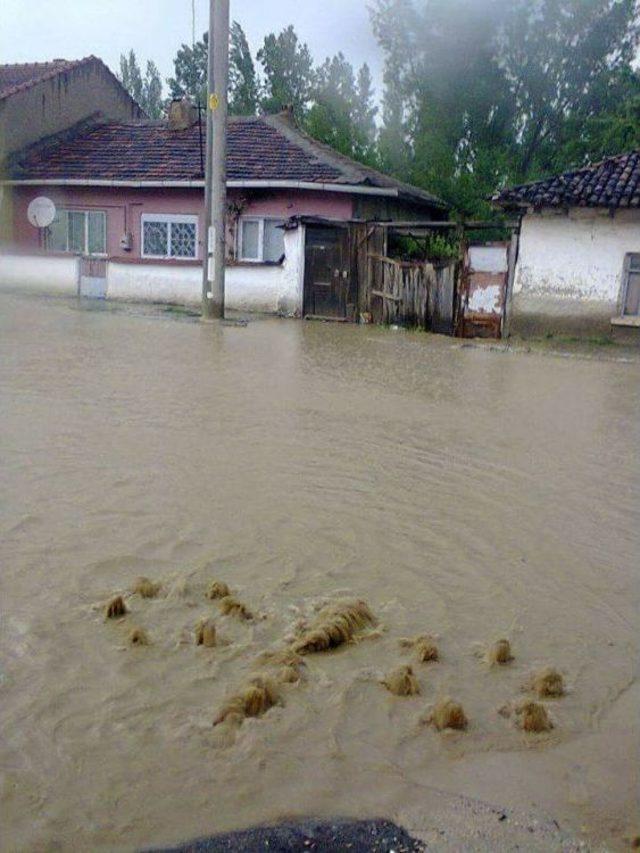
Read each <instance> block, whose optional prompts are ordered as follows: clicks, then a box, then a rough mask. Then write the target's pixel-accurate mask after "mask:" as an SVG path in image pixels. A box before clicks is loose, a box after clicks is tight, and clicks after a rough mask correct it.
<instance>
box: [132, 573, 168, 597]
mask: <svg viewBox="0 0 640 853" xmlns="http://www.w3.org/2000/svg"><path fill="white" fill-rule="evenodd" d="M160 589H161V585H160V584H159V583H154V582H153V581H151V580H149V578H145V577H140V578H136V579H135V581H134V582H133V587H132V592H134V593H136V594H137V595H139V596H140V597H141V598H155V597H156V596H157V595H158V593H159V592H160Z"/></svg>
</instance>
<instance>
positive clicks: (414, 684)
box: [382, 665, 420, 696]
mask: <svg viewBox="0 0 640 853" xmlns="http://www.w3.org/2000/svg"><path fill="white" fill-rule="evenodd" d="M382 683H383V684H384V686H385V687H386V688H387V690H388V691H389V692H390V693H393V694H394V695H395V696H418V695H419V693H420V685H419V684H418V680H417V678H416V677H415V675H414V674H413V669H412V668H411V667H410V666H406V665H403V666H398V667H396V668H395V669H392V670H391V672H390V673H389V674H388V675H387V677H386V678H385V679H384V681H383V682H382Z"/></svg>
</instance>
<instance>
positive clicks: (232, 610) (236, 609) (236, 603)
mask: <svg viewBox="0 0 640 853" xmlns="http://www.w3.org/2000/svg"><path fill="white" fill-rule="evenodd" d="M220 609H221V610H222V612H223V614H224V615H225V616H237V617H238V619H244V620H245V621H247V622H250V621H251V620H252V619H253V618H254V615H253V613H252V612H251V611H250V610H249V608H248V607H247V605H246V604H243V603H242V602H241V601H240V600H239V599H237V598H236V597H235V595H226V596H225V597H224V598H221V599H220Z"/></svg>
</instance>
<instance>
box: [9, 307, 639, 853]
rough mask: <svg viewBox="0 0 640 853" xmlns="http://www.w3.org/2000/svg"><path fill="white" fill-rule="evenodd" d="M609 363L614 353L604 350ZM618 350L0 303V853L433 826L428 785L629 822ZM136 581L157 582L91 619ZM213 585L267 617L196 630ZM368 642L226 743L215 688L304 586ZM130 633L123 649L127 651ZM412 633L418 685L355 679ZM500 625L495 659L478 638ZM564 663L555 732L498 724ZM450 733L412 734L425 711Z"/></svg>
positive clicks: (626, 485) (628, 368) (546, 810)
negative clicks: (387, 821) (341, 604)
mask: <svg viewBox="0 0 640 853" xmlns="http://www.w3.org/2000/svg"><path fill="white" fill-rule="evenodd" d="M607 355H609V353H607ZM639 379H640V367H639V365H638V363H620V362H616V361H615V360H614V359H611V358H609V359H608V360H583V359H580V358H567V359H562V358H557V357H554V356H551V355H544V354H522V353H521V354H518V353H504V352H496V351H491V350H488V349H485V348H469V347H461V346H460V344H459V342H455V341H453V340H449V339H441V338H429V337H428V336H426V335H420V334H409V333H404V332H393V331H389V330H383V329H375V328H366V327H359V328H356V327H348V326H342V325H319V324H305V323H302V322H294V321H278V320H265V321H258V322H252V323H250V325H249V326H248V327H247V328H238V327H232V326H219V325H216V326H205V325H202V324H200V323H199V322H196V321H192V320H189V319H185V318H176V317H173V316H171V315H170V314H167V313H165V312H162V311H160V310H158V311H144V310H142V309H124V308H121V309H117V310H114V309H104V310H85V309H83V308H81V307H80V306H78V305H77V304H76V303H75V302H67V301H63V300H47V299H26V298H19V297H13V296H8V295H2V296H0V383H1V394H2V398H1V411H0V431H1V432H0V441H1V448H2V451H1V452H2V478H1V481H0V532H1V537H2V546H1V548H2V558H1V575H0V583H1V599H0V608H1V616H2V624H1V631H2V634H1V655H0V667H1V675H0V679H1V683H0V732H1V735H0V739H1V742H0V768H1V771H2V783H1V788H0V811H1V818H0V824H1V826H2V829H1V830H0V831H1V833H2V837H3V840H2V842H1V846H2V848H3V849H5V850H34V851H35V850H38V851H42V850H53V849H92V850H101V849H105V850H106V849H124V850H129V849H135V848H140V847H144V846H145V845H157V844H167V843H170V842H176V841H179V840H186V839H188V838H193V837H197V836H199V835H203V834H208V833H212V832H217V831H225V830H228V829H234V828H239V827H246V826H250V825H254V824H257V823H260V822H263V821H273V820H277V819H279V818H284V817H293V816H300V815H320V816H332V817H333V816H339V815H346V816H351V817H360V816H389V817H393V818H395V819H397V820H399V821H401V822H402V823H404V824H405V825H406V826H407V827H408V828H409V829H411V830H415V831H421V830H423V829H425V827H427V826H428V825H429V813H430V808H431V806H432V805H433V803H434V802H435V798H436V797H437V796H439V792H442V791H444V792H452V793H456V794H464V795H467V796H469V797H477V798H480V799H482V800H483V801H488V802H490V803H495V804H498V805H500V806H502V807H505V808H509V807H517V808H525V809H528V810H537V811H539V812H540V813H542V814H546V815H550V816H552V817H554V818H556V819H557V820H558V821H559V822H561V823H562V825H563V826H567V827H569V828H570V829H571V831H573V832H576V833H579V834H581V836H582V837H586V838H588V839H596V840H603V841H605V842H607V843H608V844H611V845H612V846H614V847H615V846H616V845H619V844H622V843H623V841H622V839H623V838H624V837H625V836H626V835H628V834H629V833H630V832H633V831H636V832H637V829H638V827H637V825H636V824H635V823H634V821H636V817H635V810H636V808H637V769H636V759H637V747H638V713H637V712H638V697H639V689H638V684H639V682H638V646H639V644H640V632H638V604H639V598H640V596H639V583H638V575H639V572H640V568H639V567H640V525H639V520H640V512H639V509H640V501H639V497H640V496H639V491H640V478H639V473H640V471H639V469H640V464H639V461H638V446H639V443H640V417H639V414H640V382H639ZM139 575H146V576H148V577H150V578H152V579H154V580H157V581H161V582H162V583H163V585H164V586H163V593H162V595H161V596H160V597H159V598H157V599H154V600H142V599H139V598H138V597H137V596H133V597H131V598H129V599H128V604H129V608H130V611H131V613H130V615H128V616H127V618H126V619H125V620H124V621H123V622H118V621H115V622H113V621H110V622H105V620H104V618H103V615H102V612H101V610H100V609H96V605H102V604H103V603H104V602H105V601H106V600H107V599H108V598H109V597H110V596H111V595H112V594H114V593H116V592H121V591H122V592H125V591H126V590H127V589H128V588H129V586H130V584H131V582H132V580H133V579H134V578H135V577H136V576H139ZM211 578H219V579H221V580H225V581H227V582H228V583H229V585H230V586H231V587H232V588H233V589H234V590H235V591H236V592H237V593H238V595H239V596H240V597H241V598H242V599H243V600H244V601H245V602H246V603H247V604H248V605H249V606H250V607H252V608H253V609H254V610H255V611H256V612H257V613H259V614H261V616H263V617H264V618H261V619H258V620H257V621H255V622H253V623H246V624H242V623H240V622H238V621H237V620H234V619H233V618H232V617H222V616H218V617H217V618H218V623H217V624H218V634H219V636H220V638H222V639H223V640H224V641H225V645H221V646H219V647H218V648H215V649H204V648H198V647H196V646H195V645H194V644H193V642H192V640H191V637H192V632H193V628H194V625H195V624H196V622H197V621H198V619H199V618H200V617H201V616H203V615H207V614H213V615H217V614H218V608H217V606H216V605H215V604H214V603H211V602H208V601H207V600H206V599H205V597H204V590H205V587H206V584H207V582H208V581H209V580H210V579H211ZM347 594H348V595H354V596H357V597H360V598H363V599H365V600H366V601H367V602H368V604H369V605H370V607H371V609H372V610H373V611H374V612H375V614H376V615H377V616H378V618H379V619H380V622H381V625H382V626H383V628H384V631H383V632H382V633H381V635H380V636H379V637H377V638H370V639H367V640H364V641H362V642H360V643H357V644H355V645H351V646H347V647H345V648H343V649H341V650H339V651H336V652H334V653H332V654H329V655H315V656H310V657H308V658H307V668H306V670H307V672H306V677H305V679H304V681H303V682H302V683H301V684H300V685H297V686H296V685H294V686H288V687H286V688H284V704H283V706H282V707H277V708H275V709H273V710H271V711H270V712H269V713H267V714H266V715H265V716H263V717H262V718H260V719H257V720H251V721H248V722H247V723H245V725H244V726H243V727H242V728H241V729H239V731H238V732H237V735H236V737H235V740H234V741H233V742H232V741H231V740H229V741H228V742H225V741H223V740H222V739H221V738H220V737H219V735H218V730H217V729H214V728H213V727H212V721H213V718H214V716H215V714H216V712H217V709H218V707H219V706H220V704H221V702H222V701H223V699H224V697H225V696H227V695H228V693H229V692H230V691H232V690H233V689H234V688H236V687H238V685H240V684H241V683H242V681H243V680H244V679H245V678H246V676H247V675H248V674H249V673H251V672H252V671H254V670H255V660H256V657H257V656H258V655H259V653H260V652H261V651H263V650H264V649H267V648H269V647H271V646H274V645H277V644H278V642H279V641H281V640H282V638H283V637H284V636H286V635H287V634H288V632H290V631H291V626H292V624H293V623H295V622H296V620H297V619H299V618H301V617H304V616H305V615H309V614H310V613H313V609H314V606H317V605H318V603H319V602H322V601H323V600H325V599H331V598H334V597H339V596H343V595H347ZM131 625H138V626H141V627H143V628H145V629H146V630H147V631H148V633H149V635H150V637H151V640H152V644H151V645H150V646H148V647H146V648H135V649H132V648H127V646H126V637H127V630H128V629H129V628H130V627H131ZM420 633H431V634H435V635H438V637H439V646H440V651H441V661H440V662H439V663H436V664H415V665H414V666H415V672H416V675H417V677H418V680H419V682H420V685H421V688H422V695H421V696H418V697H411V698H397V697H394V696H391V695H390V694H389V693H388V692H387V691H386V690H385V689H384V688H383V687H382V686H381V685H380V684H379V683H378V679H379V678H380V677H382V675H383V674H384V673H385V672H386V671H387V670H388V669H389V668H390V667H392V666H395V665H396V664H399V663H402V662H410V660H411V656H410V654H407V652H406V651H404V650H403V649H401V648H400V646H399V639H400V638H402V637H407V636H412V635H416V634H420ZM502 636H506V637H508V638H509V639H510V640H511V642H512V645H513V650H514V653H515V660H514V662H513V663H512V664H511V665H509V666H506V667H498V668H490V667H488V666H487V665H486V664H485V663H484V662H483V661H482V660H481V659H479V657H478V654H477V651H478V648H479V647H480V648H482V647H486V646H487V644H489V643H491V642H492V641H494V640H496V639H498V638H500V637H502ZM546 664H550V665H553V666H556V667H558V668H559V669H560V670H561V671H562V672H563V674H564V675H565V678H566V681H567V685H568V688H569V690H568V694H567V695H566V696H565V697H564V698H562V699H559V700H555V701H550V702H549V703H548V707H549V710H550V713H551V715H552V717H553V720H554V722H555V729H554V731H553V732H552V733H551V734H550V735H542V736H535V735H524V734H522V733H521V732H519V731H517V730H516V729H515V727H514V725H513V722H512V721H511V720H508V719H505V718H504V717H502V716H500V715H499V714H497V711H496V709H497V708H498V707H499V706H500V705H502V704H504V703H505V702H507V701H509V700H512V699H517V698H518V697H521V696H522V695H523V694H522V692H521V690H522V684H523V682H524V681H525V680H526V678H527V676H528V674H529V673H530V672H531V671H532V670H533V669H535V668H536V667H538V666H541V665H546ZM443 695H451V696H453V697H454V698H456V699H458V700H459V701H460V702H462V704H463V705H464V707H465V710H466V712H467V715H468V717H469V721H470V725H469V728H468V730H467V731H466V732H462V733H456V734H438V733H437V732H436V731H434V730H433V729H432V728H430V727H427V726H425V725H422V724H420V723H419V719H420V717H421V716H422V715H423V714H424V711H425V708H426V707H427V706H428V705H429V704H430V703H432V702H433V701H434V700H435V699H436V698H437V697H441V696H443Z"/></svg>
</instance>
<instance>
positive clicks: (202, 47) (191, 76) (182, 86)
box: [167, 33, 209, 106]
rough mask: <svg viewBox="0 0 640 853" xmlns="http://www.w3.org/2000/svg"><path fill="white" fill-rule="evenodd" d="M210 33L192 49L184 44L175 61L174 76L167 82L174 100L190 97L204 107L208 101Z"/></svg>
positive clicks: (205, 34)
mask: <svg viewBox="0 0 640 853" xmlns="http://www.w3.org/2000/svg"><path fill="white" fill-rule="evenodd" d="M208 52H209V33H204V35H203V36H202V38H201V39H200V41H197V42H196V43H195V44H194V45H193V46H192V47H189V45H188V44H183V45H182V46H181V47H180V50H178V52H177V53H176V56H175V59H174V60H173V73H174V76H173V77H170V78H169V79H168V80H167V83H168V84H169V93H170V95H171V97H172V98H184V97H188V98H191V100H192V101H193V102H194V103H195V104H200V105H201V106H204V105H205V104H206V100H207V66H208Z"/></svg>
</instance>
